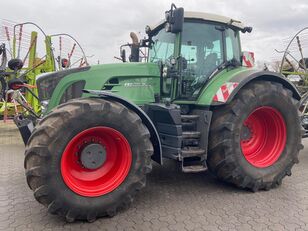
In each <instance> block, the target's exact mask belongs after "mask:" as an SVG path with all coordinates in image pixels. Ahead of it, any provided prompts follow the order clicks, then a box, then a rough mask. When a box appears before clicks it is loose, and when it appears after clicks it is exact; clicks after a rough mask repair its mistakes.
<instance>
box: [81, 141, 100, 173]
mask: <svg viewBox="0 0 308 231" xmlns="http://www.w3.org/2000/svg"><path fill="white" fill-rule="evenodd" d="M105 161H106V149H105V148H104V147H103V146H102V145H100V144H89V145H87V146H86V147H84V149H83V150H82V151H81V154H80V162H81V164H82V165H83V166H84V167H85V168H87V169H97V168H99V167H101V166H102V165H103V164H104V163H105Z"/></svg>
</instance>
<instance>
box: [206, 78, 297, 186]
mask: <svg viewBox="0 0 308 231" xmlns="http://www.w3.org/2000/svg"><path fill="white" fill-rule="evenodd" d="M301 148H302V144H301V125H300V118H299V116H298V102H297V101H296V100H295V99H294V98H293V97H292V92H291V91H290V90H288V89H286V88H284V87H283V86H282V85H281V84H279V83H272V82H266V81H255V82H252V83H250V84H248V85H247V86H245V87H244V88H243V89H241V90H240V92H239V93H238V95H237V96H236V97H235V98H234V100H233V101H232V102H231V103H230V104H228V105H225V106H222V107H217V108H216V109H214V113H213V120H212V125H211V129H210V143H209V152H210V153H209V156H208V166H209V169H210V170H211V171H212V172H213V173H214V175H216V176H217V177H218V178H219V179H221V180H223V181H226V182H229V183H233V184H235V185H237V186H239V187H242V188H249V189H251V190H253V191H257V190H260V189H266V190H268V189H270V188H273V187H276V186H277V185H280V184H281V181H282V179H283V178H284V177H285V176H286V175H291V168H292V166H293V165H294V163H297V162H298V153H299V150H300V149H301Z"/></svg>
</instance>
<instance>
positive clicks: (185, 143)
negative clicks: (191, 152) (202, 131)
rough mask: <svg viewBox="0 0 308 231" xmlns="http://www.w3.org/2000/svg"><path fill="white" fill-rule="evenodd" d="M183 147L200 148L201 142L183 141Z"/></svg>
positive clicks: (193, 140) (194, 140) (195, 140)
mask: <svg viewBox="0 0 308 231" xmlns="http://www.w3.org/2000/svg"><path fill="white" fill-rule="evenodd" d="M182 143H183V146H184V147H187V146H194V147H195V146H198V145H199V140H197V139H184V140H182Z"/></svg>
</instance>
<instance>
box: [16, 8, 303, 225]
mask: <svg viewBox="0 0 308 231" xmlns="http://www.w3.org/2000/svg"><path fill="white" fill-rule="evenodd" d="M165 16H166V17H165V20H163V21H161V22H160V23H159V24H157V25H156V26H154V27H150V26H147V27H146V33H147V35H148V37H147V38H146V39H144V40H141V41H139V40H138V39H137V38H136V36H134V35H132V37H133V43H131V44H129V47H130V48H131V55H130V58H129V59H130V62H126V57H125V52H123V50H122V52H121V59H122V60H123V63H118V64H103V65H96V66H91V67H83V68H76V69H70V70H64V71H60V72H54V73H47V74H44V75H42V76H39V77H38V79H37V87H38V94H39V99H40V101H41V104H42V105H43V106H44V116H43V117H42V118H41V119H39V120H36V121H34V120H32V121H31V120H30V119H28V118H19V119H18V120H16V123H17V125H18V126H19V128H20V131H21V133H22V134H23V137H24V140H25V141H26V142H27V144H26V151H25V169H26V177H27V182H28V185H29V187H30V188H31V190H33V192H34V196H35V198H36V200H37V201H38V202H40V203H41V204H43V205H44V206H46V207H47V208H48V211H49V212H50V213H52V214H58V215H60V216H62V217H65V218H66V220H67V221H69V222H73V221H74V220H87V221H89V222H92V221H94V220H95V219H96V218H97V217H102V216H114V215H115V214H116V212H117V211H118V210H119V209H121V208H123V207H126V206H128V205H129V204H130V203H131V202H132V201H133V199H134V196H135V194H136V193H137V191H139V190H140V189H142V188H143V187H144V186H145V184H146V175H147V174H148V173H149V172H151V168H152V164H151V163H152V160H153V161H155V162H157V163H159V164H163V159H164V158H169V159H173V160H175V161H178V162H179V163H180V164H179V165H180V168H181V169H182V171H183V172H185V173H195V172H201V171H206V170H207V169H209V170H210V171H211V173H213V175H214V176H216V177H217V178H218V179H221V180H222V181H225V182H228V183H231V184H234V185H236V186H238V187H240V188H245V189H249V190H252V191H258V190H269V189H271V188H274V187H277V186H278V185H280V184H281V182H282V179H283V178H284V177H285V176H286V175H288V176H290V175H291V168H292V167H293V165H294V164H295V163H298V154H299V151H300V150H301V149H302V148H303V145H302V143H301V140H302V127H301V121H300V118H299V116H298V103H299V101H300V99H301V97H300V94H299V93H298V91H297V90H296V88H295V87H294V85H293V84H292V83H291V82H289V81H288V80H287V79H286V78H284V77H283V76H282V75H280V74H278V73H273V72H269V71H257V70H255V69H254V68H251V64H252V59H253V54H251V53H248V55H247V52H246V53H243V52H242V51H241V45H240V33H241V32H242V33H245V32H251V30H252V28H251V27H245V26H244V25H243V24H242V23H241V22H239V21H236V20H233V19H231V18H227V17H223V16H217V15H213V14H207V13H196V12H185V13H184V9H183V8H176V7H175V6H174V5H173V4H172V6H171V9H170V10H168V11H167V12H166V15H165ZM144 48H145V49H146V50H147V53H146V54H145V52H144ZM140 50H142V52H140ZM140 53H142V54H143V55H144V56H145V57H146V60H147V62H139V61H140V60H141V59H144V57H142V58H141V57H140V55H139V54H140ZM84 89H87V90H84ZM32 123H34V125H35V127H34V129H33V130H31V127H32ZM30 134H31V136H30ZM29 136H30V137H29Z"/></svg>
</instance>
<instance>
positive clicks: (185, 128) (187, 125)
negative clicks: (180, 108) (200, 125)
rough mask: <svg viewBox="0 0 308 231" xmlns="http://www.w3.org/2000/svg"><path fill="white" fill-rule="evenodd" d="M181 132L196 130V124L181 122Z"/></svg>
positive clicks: (193, 122)
mask: <svg viewBox="0 0 308 231" xmlns="http://www.w3.org/2000/svg"><path fill="white" fill-rule="evenodd" d="M182 130H183V131H191V130H196V122H195V121H184V122H182Z"/></svg>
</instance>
